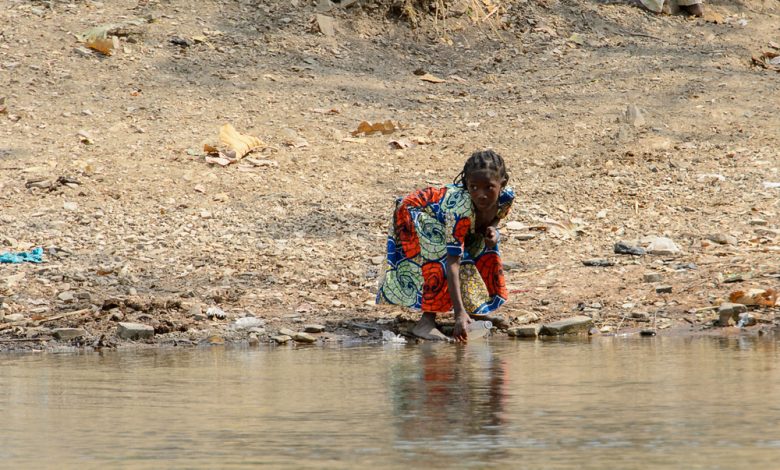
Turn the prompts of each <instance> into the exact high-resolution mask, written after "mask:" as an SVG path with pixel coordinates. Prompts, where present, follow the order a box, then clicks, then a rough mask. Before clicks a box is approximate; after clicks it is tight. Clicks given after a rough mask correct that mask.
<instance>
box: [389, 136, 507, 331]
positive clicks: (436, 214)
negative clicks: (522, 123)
mask: <svg viewBox="0 0 780 470" xmlns="http://www.w3.org/2000/svg"><path fill="white" fill-rule="evenodd" d="M508 181H509V175H508V174H507V170H506V165H505V164H504V159H503V158H501V156H500V155H498V154H497V153H495V152H493V151H492V150H485V151H481V152H475V153H474V154H473V155H471V157H470V158H469V159H468V160H467V161H466V164H465V165H464V167H463V171H462V172H461V173H460V175H458V177H457V178H456V180H455V183H454V184H451V185H447V186H445V187H444V188H426V189H423V190H420V191H417V192H415V193H413V194H410V195H408V196H406V197H405V198H403V199H401V200H400V201H399V202H398V204H397V205H396V210H395V213H394V217H393V226H392V229H391V231H390V234H389V237H388V241H387V264H386V266H385V275H384V276H383V278H382V281H381V283H380V286H379V292H378V294H377V302H378V303H390V304H395V305H402V306H405V307H411V308H415V309H420V310H422V311H423V315H422V317H421V319H420V321H419V322H418V323H417V325H415V327H414V330H413V332H414V334H416V335H417V336H419V337H422V338H425V339H446V337H445V336H444V334H443V333H441V331H439V330H438V329H437V328H436V323H435V318H436V313H444V312H448V311H450V310H454V313H455V329H454V332H453V337H454V338H455V340H458V341H465V340H466V339H467V337H468V330H469V328H470V326H469V324H470V323H471V318H470V315H471V316H474V317H475V318H480V317H482V318H484V317H485V316H486V315H488V314H489V313H491V312H493V311H495V310H496V309H497V308H498V307H499V306H501V304H503V303H504V302H505V301H506V299H507V290H506V284H505V281H504V275H503V271H502V268H501V257H500V255H499V252H498V240H499V233H498V229H497V228H496V226H497V225H498V222H499V220H501V219H503V218H505V217H506V216H507V214H508V213H509V209H510V207H511V205H512V201H513V200H514V197H515V196H514V192H513V191H512V189H510V188H508V187H507V186H506V185H507V183H508Z"/></svg>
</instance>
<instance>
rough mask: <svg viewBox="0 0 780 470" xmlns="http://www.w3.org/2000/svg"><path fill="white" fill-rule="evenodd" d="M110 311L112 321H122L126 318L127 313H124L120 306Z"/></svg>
mask: <svg viewBox="0 0 780 470" xmlns="http://www.w3.org/2000/svg"><path fill="white" fill-rule="evenodd" d="M110 313H111V321H122V320H124V319H125V314H124V313H122V311H121V310H119V309H118V308H115V309H113V310H111V311H110Z"/></svg>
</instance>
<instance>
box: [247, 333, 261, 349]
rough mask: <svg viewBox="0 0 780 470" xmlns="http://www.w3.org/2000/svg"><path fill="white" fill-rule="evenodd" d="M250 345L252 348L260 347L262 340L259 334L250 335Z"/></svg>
mask: <svg viewBox="0 0 780 470" xmlns="http://www.w3.org/2000/svg"><path fill="white" fill-rule="evenodd" d="M249 345H250V346H259V345H260V338H259V337H258V336H257V334H255V333H252V334H250V335H249Z"/></svg>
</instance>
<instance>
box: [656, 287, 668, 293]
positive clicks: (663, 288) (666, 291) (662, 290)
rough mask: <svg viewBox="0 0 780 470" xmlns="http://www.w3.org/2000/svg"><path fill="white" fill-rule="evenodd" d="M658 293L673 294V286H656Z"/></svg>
mask: <svg viewBox="0 0 780 470" xmlns="http://www.w3.org/2000/svg"><path fill="white" fill-rule="evenodd" d="M655 293H656V294H671V293H672V286H657V287H656V288H655Z"/></svg>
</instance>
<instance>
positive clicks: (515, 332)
mask: <svg viewBox="0 0 780 470" xmlns="http://www.w3.org/2000/svg"><path fill="white" fill-rule="evenodd" d="M541 329H542V327H541V325H525V326H515V327H512V328H509V329H508V330H507V334H508V335H509V336H513V337H515V338H536V337H537V336H539V331H540V330H541Z"/></svg>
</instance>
